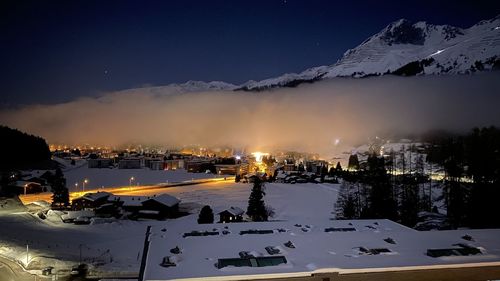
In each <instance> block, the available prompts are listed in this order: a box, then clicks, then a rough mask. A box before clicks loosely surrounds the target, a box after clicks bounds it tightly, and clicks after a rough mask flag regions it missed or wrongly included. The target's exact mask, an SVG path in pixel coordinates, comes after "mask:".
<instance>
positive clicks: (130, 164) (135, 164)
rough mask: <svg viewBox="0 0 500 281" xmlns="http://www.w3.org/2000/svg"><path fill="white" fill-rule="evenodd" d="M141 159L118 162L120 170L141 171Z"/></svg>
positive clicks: (126, 159) (127, 159)
mask: <svg viewBox="0 0 500 281" xmlns="http://www.w3.org/2000/svg"><path fill="white" fill-rule="evenodd" d="M140 168H141V158H124V159H121V160H120V161H119V162H118V169H140Z"/></svg>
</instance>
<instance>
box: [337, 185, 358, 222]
mask: <svg viewBox="0 0 500 281" xmlns="http://www.w3.org/2000/svg"><path fill="white" fill-rule="evenodd" d="M358 196H359V194H358V193H352V192H351V184H350V183H347V182H343V183H342V185H341V186H340V191H339V196H338V198H337V202H336V203H335V217H336V219H358V218H359V206H358V202H359V198H357V197H358Z"/></svg>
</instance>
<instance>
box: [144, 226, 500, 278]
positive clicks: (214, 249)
mask: <svg viewBox="0 0 500 281" xmlns="http://www.w3.org/2000/svg"><path fill="white" fill-rule="evenodd" d="M304 223H305V222H299V223H297V222H286V221H285V222H283V221H281V222H262V223H257V222H251V223H237V224H211V225H206V224H205V225H188V224H184V223H182V222H180V221H178V222H173V224H175V226H174V225H172V227H170V228H168V230H167V231H166V232H162V231H161V230H160V229H159V228H158V229H154V228H153V231H152V235H151V237H150V240H151V245H150V247H149V254H148V258H147V264H146V267H145V272H144V274H145V275H144V276H145V280H170V279H180V278H207V277H221V276H226V277H229V276H241V275H260V274H272V273H279V274H292V275H293V274H299V273H303V274H309V275H310V274H312V273H315V272H321V271H325V270H326V271H329V270H331V271H335V270H336V271H337V272H338V270H339V269H369V268H372V269H373V268H387V267H404V266H435V265H450V264H464V263H481V262H498V261H500V241H499V240H498V237H500V229H491V230H449V231H428V232H419V231H416V230H413V229H410V228H407V227H404V226H402V225H399V224H397V223H395V222H392V221H389V220H353V221H335V220H332V221H325V222H324V223H320V224H315V225H308V224H304ZM327 229H328V231H327ZM347 229H348V230H349V231H347ZM352 229H354V230H352ZM249 230H259V231H249ZM193 231H198V232H206V233H211V235H205V236H203V235H198V236H186V237H183V234H185V233H191V232H193ZM241 232H243V234H242V233H241ZM213 233H216V234H213ZM464 237H466V238H467V239H466V238H464ZM469 238H472V239H469ZM288 241H290V242H291V243H292V244H293V245H294V246H295V248H290V247H287V246H285V244H287V242H288ZM459 244H460V245H462V246H460V245H459ZM288 246H290V243H288ZM469 246H470V247H471V248H470V249H468V248H462V247H469ZM175 247H179V249H180V253H179V254H172V253H171V252H170V250H171V249H173V248H175ZM266 247H268V248H267V249H266ZM429 249H431V250H432V249H434V250H437V251H436V252H437V253H438V254H439V253H441V252H443V251H442V250H443V249H451V250H450V252H453V251H457V250H456V249H458V251H459V252H460V251H461V252H476V253H475V254H472V255H468V256H462V255H460V253H458V252H455V253H458V255H455V256H453V255H452V256H442V257H432V256H431V255H429V254H428V250H429ZM453 249H455V250H453ZM471 249H473V250H471ZM270 250H272V251H276V250H278V251H279V252H278V253H275V252H273V253H274V254H275V255H271V254H270ZM462 250H463V251H462ZM444 252H446V251H444ZM242 253H244V254H245V257H243V256H242ZM433 254H435V253H434V252H433ZM247 255H251V256H253V257H255V258H257V257H268V256H283V257H285V259H286V263H278V264H276V265H273V266H263V267H261V266H241V267H237V266H226V267H222V268H218V267H217V265H219V267H220V262H221V261H220V259H224V260H222V261H227V260H226V259H230V260H233V261H234V260H236V262H239V263H240V264H251V262H250V261H248V262H245V261H244V259H245V258H246V256H247ZM167 256H168V257H169V261H171V262H174V263H175V266H169V267H162V266H160V264H161V263H162V261H163V260H164V258H165V257H167ZM251 258H252V257H251ZM253 262H254V263H255V261H253ZM198 280H200V279H198Z"/></svg>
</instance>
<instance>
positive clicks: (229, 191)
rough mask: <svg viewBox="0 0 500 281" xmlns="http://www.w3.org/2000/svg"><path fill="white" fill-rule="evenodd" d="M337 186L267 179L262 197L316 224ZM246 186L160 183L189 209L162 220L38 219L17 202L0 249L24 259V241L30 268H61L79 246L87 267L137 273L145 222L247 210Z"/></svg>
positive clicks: (4, 215) (189, 224) (4, 221)
mask: <svg viewBox="0 0 500 281" xmlns="http://www.w3.org/2000/svg"><path fill="white" fill-rule="evenodd" d="M338 188H339V187H338V185H333V184H295V185H291V184H267V185H266V196H265V201H266V204H267V205H268V206H271V207H272V208H274V210H275V213H276V214H275V216H274V217H273V218H272V219H273V220H291V219H293V220H294V221H300V222H302V223H304V224H311V225H315V224H316V222H318V221H328V220H329V219H330V218H331V216H332V215H331V212H332V210H333V203H334V202H335V201H336V199H337V194H338ZM250 189H251V185H249V184H243V183H227V182H217V183H206V184H201V185H193V186H179V187H172V188H168V189H165V193H168V194H171V195H173V196H176V197H177V198H179V199H181V200H182V202H181V208H183V209H187V210H190V211H191V212H192V215H188V216H185V217H182V218H179V219H176V220H167V221H154V220H144V221H128V220H114V221H113V222H111V223H110V222H106V221H101V222H103V223H95V224H91V225H73V224H66V223H63V222H62V221H60V220H59V219H58V216H57V214H51V215H50V216H49V218H48V219H46V220H42V219H40V218H38V217H37V216H35V215H32V214H30V213H28V212H25V211H22V209H20V208H16V209H15V212H8V211H3V212H1V213H0V225H9V227H3V228H0V237H1V238H0V254H1V255H3V256H7V257H9V258H11V259H16V260H19V261H21V262H22V263H24V261H25V260H26V244H28V245H29V249H30V250H29V251H30V256H29V257H28V260H29V268H30V269H40V268H42V267H43V266H46V265H54V264H56V269H57V268H60V269H63V268H66V267H69V266H71V265H73V264H75V263H78V259H79V253H80V248H81V249H82V257H83V260H84V261H85V262H87V263H93V264H94V265H95V267H94V268H93V269H92V272H110V271H114V272H122V274H126V273H127V272H128V273H137V272H138V270H139V264H140V254H141V251H142V246H143V240H144V234H145V230H146V227H147V226H148V225H152V226H153V227H154V228H155V229H164V228H165V229H173V228H176V227H178V226H179V225H180V226H182V228H193V227H196V226H198V224H197V222H196V219H197V214H198V212H199V209H200V208H201V207H202V206H203V205H206V204H208V205H210V206H211V207H212V208H213V209H214V213H217V212H219V211H222V210H223V209H226V208H229V207H230V206H236V207H240V208H242V209H244V210H246V207H247V201H248V196H249V194H250ZM144 195H149V194H144ZM80 245H81V246H80ZM54 259H58V260H64V261H66V262H61V261H58V262H55V260H54Z"/></svg>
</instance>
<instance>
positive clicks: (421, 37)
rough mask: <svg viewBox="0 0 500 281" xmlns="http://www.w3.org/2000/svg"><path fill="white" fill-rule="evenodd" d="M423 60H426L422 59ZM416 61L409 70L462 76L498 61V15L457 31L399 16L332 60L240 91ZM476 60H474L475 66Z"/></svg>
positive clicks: (397, 66) (366, 73) (371, 71)
mask: <svg viewBox="0 0 500 281" xmlns="http://www.w3.org/2000/svg"><path fill="white" fill-rule="evenodd" d="M423 60H426V61H425V62H426V63H422V61H423ZM412 62H416V63H419V62H420V64H421V65H420V66H421V67H417V70H416V71H415V70H414V69H413V70H412V71H411V72H412V73H410V74H408V73H407V71H403V72H402V73H399V74H401V75H415V74H466V73H471V72H474V71H477V70H489V69H492V67H493V65H494V64H495V66H496V67H498V66H499V64H500V15H499V16H497V17H495V18H493V19H491V20H485V21H481V22H479V23H478V24H476V25H474V26H472V27H470V28H467V29H461V28H457V27H453V26H449V25H433V24H428V23H426V22H417V23H411V22H409V21H408V20H405V19H401V20H398V21H395V22H393V23H391V24H389V25H388V26H387V27H386V28H384V29H383V30H382V31H380V32H379V33H377V34H375V35H373V36H372V37H370V38H368V39H367V40H365V41H364V42H363V43H361V44H360V45H359V46H357V47H356V48H354V49H350V50H348V51H347V52H345V54H344V55H343V57H342V58H341V59H340V60H339V61H338V62H337V63H335V64H333V65H330V66H319V67H314V68H310V69H307V70H305V71H304V72H301V73H298V74H296V73H292V74H284V75H282V76H280V77H276V78H271V79H266V80H262V81H258V82H256V81H249V82H247V83H245V84H243V85H241V87H240V89H241V90H257V91H258V90H265V89H269V88H276V87H293V86H296V85H298V84H300V83H304V82H314V81H316V80H321V79H326V78H332V77H366V76H371V75H382V74H386V73H390V72H395V71H397V70H398V69H400V68H401V67H403V66H405V65H408V64H409V63H412ZM476 62H478V63H477V64H476Z"/></svg>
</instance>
